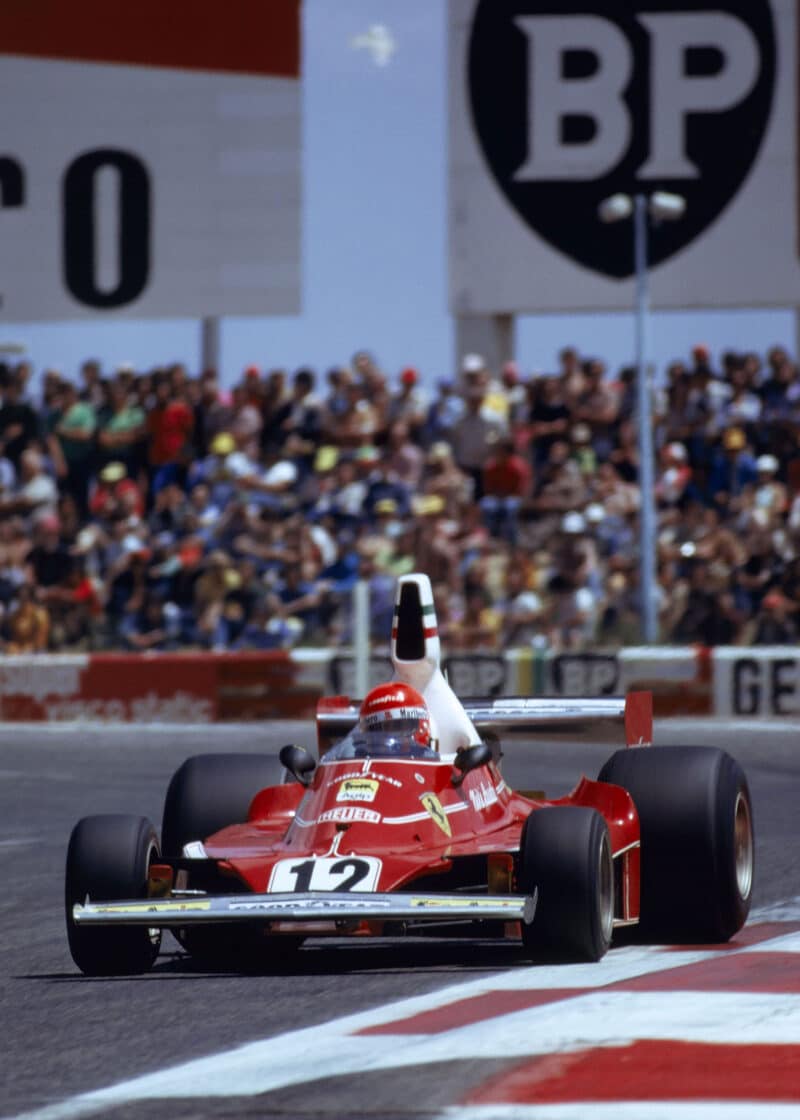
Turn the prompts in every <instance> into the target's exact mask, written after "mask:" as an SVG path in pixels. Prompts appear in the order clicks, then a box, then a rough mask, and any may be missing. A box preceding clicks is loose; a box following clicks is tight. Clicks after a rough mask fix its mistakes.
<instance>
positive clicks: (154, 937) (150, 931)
mask: <svg viewBox="0 0 800 1120" xmlns="http://www.w3.org/2000/svg"><path fill="white" fill-rule="evenodd" d="M160 858H161V857H160V856H159V852H158V846H157V845H156V844H155V843H154V842H153V841H152V840H151V842H150V847H149V848H148V850H147V873H148V876H149V874H150V867H151V865H152V864H154V863H158V861H159V859H160ZM147 938H148V940H149V942H150V947H151V949H152V950H153V951H154V952H155V954H156V955H157V954H158V951H159V949H160V948H161V928H160V926H148V927H147Z"/></svg>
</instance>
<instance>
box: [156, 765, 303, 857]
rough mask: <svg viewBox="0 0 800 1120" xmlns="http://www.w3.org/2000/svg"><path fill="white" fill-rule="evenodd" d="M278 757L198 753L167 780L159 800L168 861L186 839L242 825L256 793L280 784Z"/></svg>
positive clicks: (202, 836)
mask: <svg viewBox="0 0 800 1120" xmlns="http://www.w3.org/2000/svg"><path fill="white" fill-rule="evenodd" d="M280 773H281V768H280V764H279V763H278V761H277V759H275V758H273V757H272V755H266V754H198V755H194V757H192V758H187V759H186V761H185V762H184V763H183V765H182V766H180V767H179V768H178V769H177V770H176V771H175V773H174V774H173V776H172V780H171V782H170V783H169V787H168V789H167V796H166V799H165V801H164V816H163V819H162V822H161V843H162V847H163V850H164V854H165V856H167V857H171V856H180V855H181V853H182V852H183V846H184V844H186V843H188V842H189V841H190V840H205V839H206V837H208V836H211V835H212V833H214V832H219V830H220V829H221V828H225V827H226V826H227V825H229V824H241V823H242V821H245V820H246V819H247V810H248V809H249V808H250V802H251V801H252V800H253V798H254V797H255V795H256V794H257V793H258V792H259V790H262V789H264V788H265V786H270V785H276V784H277V783H278V782H279V781H280Z"/></svg>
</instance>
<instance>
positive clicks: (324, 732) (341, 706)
mask: <svg viewBox="0 0 800 1120" xmlns="http://www.w3.org/2000/svg"><path fill="white" fill-rule="evenodd" d="M461 704H462V706H463V708H464V711H465V712H466V714H467V716H468V717H469V719H470V720H471V721H472V723H473V725H474V726H475V729H476V730H477V732H478V734H479V735H480V737H481V739H484V740H486V741H492V740H502V739H529V740H533V741H542V742H552V741H553V740H561V741H565V742H566V741H569V742H574V741H580V742H596V743H599V744H604V745H605V744H608V743H616V744H618V745H619V746H623V745H624V746H627V747H648V746H651V745H652V742H653V697H652V693H650V692H631V693H629V694H628V695H627V696H623V697H618V696H614V697H607V696H602V697H588V698H575V699H573V698H569V699H562V698H552V697H545V696H535V697H517V696H501V697H497V698H489V699H484V698H480V697H478V698H472V699H467V700H462V701H461ZM358 709H359V703H358V702H357V701H354V700H351V699H350V697H348V696H331V697H325V698H323V699H321V700H320V701H319V704H318V705H317V743H318V746H319V753H320V757H321V756H322V755H323V754H325V752H326V751H327V750H328V749H329V748H330V747H332V746H333V745H334V744H335V743H338V742H339V741H340V740H341V739H343V738H344V737H345V735H347V733H348V732H349V731H351V730H352V729H353V727H355V725H356V722H357V720H358Z"/></svg>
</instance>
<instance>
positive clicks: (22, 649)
mask: <svg viewBox="0 0 800 1120" xmlns="http://www.w3.org/2000/svg"><path fill="white" fill-rule="evenodd" d="M3 631H4V634H5V641H4V642H3V650H4V652H5V653H44V652H45V651H46V650H47V648H48V641H49V637H50V616H49V614H48V611H47V608H46V607H45V606H43V605H42V604H41V603H37V602H36V600H35V597H34V589H33V587H32V586H31V584H29V583H23V584H22V585H21V586H20V587H19V589H18V591H17V597H16V600H15V601H14V603H13V604H12V605H11V608H10V610H9V612H8V614H7V616H6V618H5V620H4V623H3Z"/></svg>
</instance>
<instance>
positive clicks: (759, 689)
mask: <svg viewBox="0 0 800 1120" xmlns="http://www.w3.org/2000/svg"><path fill="white" fill-rule="evenodd" d="M368 668H369V674H368V676H369V683H370V686H371V685H372V684H377V683H378V682H380V681H383V680H386V679H388V678H389V677H390V676H391V672H392V668H391V662H390V660H389V656H388V651H387V652H375V653H374V654H373V655H372V657H371V658H370V662H369V667H368ZM443 668H444V670H445V672H446V673H447V676H448V679H449V681H450V683H451V685H452V686H453V688H454V689H455V691H456V692H457V693H458V694H459V695H460V696H463V697H470V696H484V697H501V696H550V697H570V696H621V695H624V694H626V693H628V692H632V691H650V692H652V694H653V712H654V715H655V716H656V717H659V716H661V717H663V716H673V715H684V716H703V715H718V716H751V717H757V718H775V719H789V718H798V717H800V647H793V646H774V647H769V646H764V647H760V648H742V647H721V648H716V649H713V650H712V649H707V648H704V647H701V646H686V647H664V648H659V647H656V646H642V647H629V648H627V649H623V650H620V651H618V652H607V651H596V652H591V653H562V654H553V653H551V652H549V651H546V650H538V649H515V650H509V651H508V652H507V653H505V654H497V655H495V654H458V655H452V656H450V657H446V658H445V660H444V663H443ZM354 686H355V679H354V664H353V659H352V657H351V656H349V654H348V653H346V652H331V651H328V650H314V649H307V650H306V649H304V650H291V651H286V650H275V651H269V652H252V653H249V652H248V653H156V654H140V655H135V654H114V653H108V654H63V655H59V654H53V655H38V656H37V655H31V656H17V657H0V719H2V720H4V721H11V722H13V721H46V722H65V721H66V722H69V721H72V722H78V721H79V722H87V721H90V722H106V723H111V722H114V723H116V722H123V723H125V722H130V723H148V722H150V723H152V722H158V723H211V722H218V721H239V720H257V719H262V720H263V719H281V718H289V719H312V718H313V717H314V714H315V710H316V704H317V700H318V699H319V697H320V696H322V695H325V694H331V693H334V694H343V695H349V696H355V695H356V691H355V687H354Z"/></svg>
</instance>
